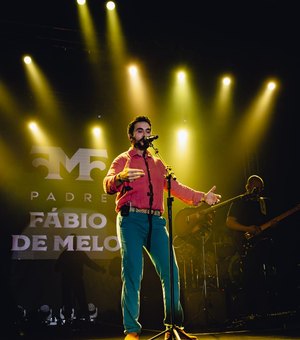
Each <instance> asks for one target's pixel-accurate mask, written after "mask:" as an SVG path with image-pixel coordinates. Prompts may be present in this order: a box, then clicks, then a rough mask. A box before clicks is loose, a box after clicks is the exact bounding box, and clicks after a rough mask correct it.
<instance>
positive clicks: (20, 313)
mask: <svg viewBox="0 0 300 340" xmlns="http://www.w3.org/2000/svg"><path fill="white" fill-rule="evenodd" d="M26 321H27V312H26V309H25V308H24V307H23V306H21V305H18V306H17V307H16V314H15V323H16V324H17V325H21V324H23V323H24V322H26Z"/></svg>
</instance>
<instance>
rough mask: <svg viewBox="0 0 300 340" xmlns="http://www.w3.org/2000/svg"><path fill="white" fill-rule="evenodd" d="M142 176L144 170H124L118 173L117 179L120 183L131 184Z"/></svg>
mask: <svg viewBox="0 0 300 340" xmlns="http://www.w3.org/2000/svg"><path fill="white" fill-rule="evenodd" d="M143 176H145V173H144V170H141V169H133V168H124V170H123V171H121V172H119V173H118V175H117V179H118V180H119V181H121V182H133V181H135V180H136V179H138V178H140V177H143Z"/></svg>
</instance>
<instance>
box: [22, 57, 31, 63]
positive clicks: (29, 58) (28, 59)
mask: <svg viewBox="0 0 300 340" xmlns="http://www.w3.org/2000/svg"><path fill="white" fill-rule="evenodd" d="M23 60H24V63H25V64H27V65H28V64H31V62H32V59H31V57H30V56H29V55H26V56H25V57H24V58H23Z"/></svg>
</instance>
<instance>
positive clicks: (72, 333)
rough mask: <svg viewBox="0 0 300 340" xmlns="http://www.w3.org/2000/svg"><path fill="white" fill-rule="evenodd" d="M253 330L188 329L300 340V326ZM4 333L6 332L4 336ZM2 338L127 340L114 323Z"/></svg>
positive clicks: (245, 338) (154, 335) (208, 338)
mask: <svg viewBox="0 0 300 340" xmlns="http://www.w3.org/2000/svg"><path fill="white" fill-rule="evenodd" d="M250 326H251V327H252V328H253V329H249V328H248V329H247V325H245V324H244V325H240V326H239V328H238V327H237V328H238V329H228V330H226V329H222V330H216V329H215V330H213V329H212V330H208V329H207V330H198V331H196V330H193V331H191V330H190V329H186V331H188V332H190V331H191V334H193V335H196V336H197V337H198V339H199V340H212V339H214V340H215V339H220V340H239V339H241V340H258V339H272V340H273V339H290V340H292V339H300V323H298V322H297V323H296V324H293V325H289V324H285V325H284V324H283V325H282V324H280V323H278V325H277V327H279V328H276V327H275V326H274V327H273V328H268V327H267V326H270V325H267V324H266V327H265V328H263V325H262V324H260V325H258V326H257V327H256V328H255V327H254V326H253V325H250ZM2 334H3V333H2ZM1 338H2V339H5V340H6V339H7V340H13V339H16V340H17V339H19V340H21V339H24V340H25V339H28V340H41V339H43V340H44V339H49V340H50V339H51V340H54V339H55V340H64V339H74V340H92V339H93V340H96V339H99V340H122V339H124V335H123V330H122V328H121V327H120V326H115V325H111V324H97V325H86V326H85V327H82V326H81V327H74V325H73V326H66V325H63V326H54V327H53V326H42V327H41V326H40V327H35V328H32V327H30V328H26V327H23V328H20V329H18V330H16V329H14V330H13V332H12V333H10V335H9V336H8V337H5V336H3V335H1ZM150 339H164V333H163V329H143V332H142V334H141V336H140V340H150Z"/></svg>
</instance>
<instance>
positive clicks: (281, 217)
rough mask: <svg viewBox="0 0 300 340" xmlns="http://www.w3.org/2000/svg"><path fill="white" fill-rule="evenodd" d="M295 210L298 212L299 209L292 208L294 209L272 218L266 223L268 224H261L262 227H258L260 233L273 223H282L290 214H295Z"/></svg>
mask: <svg viewBox="0 0 300 340" xmlns="http://www.w3.org/2000/svg"><path fill="white" fill-rule="evenodd" d="M297 210H299V207H294V208H292V209H290V210H288V211H286V212H284V213H282V214H280V215H278V216H277V217H275V218H273V219H272V220H270V221H268V222H266V223H264V224H262V225H261V226H260V229H261V231H263V230H266V229H267V228H269V227H271V226H272V225H273V224H274V223H277V222H280V221H282V220H283V219H284V218H286V217H288V216H290V215H292V214H293V213H295V212H296V211H297Z"/></svg>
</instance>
